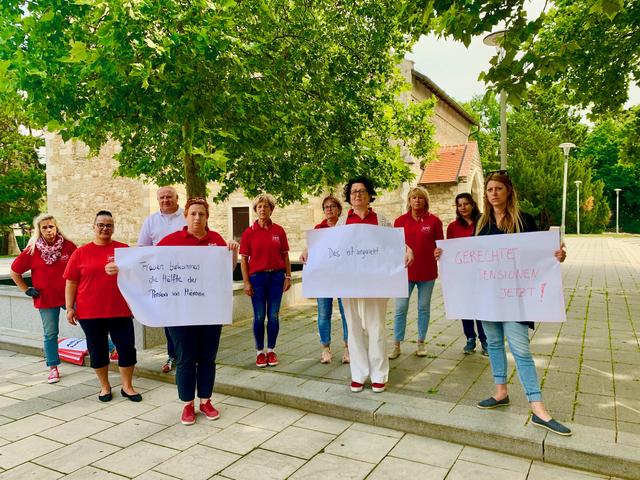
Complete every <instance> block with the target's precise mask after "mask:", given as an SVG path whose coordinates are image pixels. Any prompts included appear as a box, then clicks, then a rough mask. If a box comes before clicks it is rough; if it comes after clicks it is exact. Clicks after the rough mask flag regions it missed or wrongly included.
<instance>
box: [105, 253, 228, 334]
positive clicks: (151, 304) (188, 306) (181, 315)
mask: <svg viewBox="0 0 640 480" xmlns="http://www.w3.org/2000/svg"><path fill="white" fill-rule="evenodd" d="M115 262H116V265H118V268H119V273H118V287H119V288H120V292H122V295H123V296H124V298H125V300H126V301H127V303H128V304H129V306H130V308H131V311H132V312H133V315H134V317H135V318H136V320H138V321H139V322H140V323H142V324H144V325H147V326H150V327H166V326H182V325H211V324H216V325H217V324H230V323H231V319H232V311H233V280H232V271H231V252H230V251H229V250H228V249H227V247H138V248H116V250H115Z"/></svg>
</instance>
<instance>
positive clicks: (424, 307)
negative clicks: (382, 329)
mask: <svg viewBox="0 0 640 480" xmlns="http://www.w3.org/2000/svg"><path fill="white" fill-rule="evenodd" d="M435 283H436V281H435V280H427V281H425V282H412V281H411V280H409V296H408V297H407V298H396V316H395V318H394V319H393V336H394V337H395V340H396V342H402V341H403V340H404V332H405V329H406V327H407V311H408V310H409V299H410V298H411V292H413V287H416V286H417V287H418V341H420V342H424V340H425V338H427V330H428V329H429V319H430V318H431V294H432V293H433V286H434V284H435Z"/></svg>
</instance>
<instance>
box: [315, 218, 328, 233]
mask: <svg viewBox="0 0 640 480" xmlns="http://www.w3.org/2000/svg"><path fill="white" fill-rule="evenodd" d="M313 228H314V229H315V230H318V229H320V228H331V225H329V222H327V219H326V218H325V219H324V220H322V221H321V222H320V223H319V224H317V225H316V226H315V227H313Z"/></svg>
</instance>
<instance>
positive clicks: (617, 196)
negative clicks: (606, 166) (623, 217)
mask: <svg viewBox="0 0 640 480" xmlns="http://www.w3.org/2000/svg"><path fill="white" fill-rule="evenodd" d="M613 190H614V192H616V233H620V230H619V228H618V226H619V224H620V223H619V221H620V192H621V191H622V189H621V188H614V189H613Z"/></svg>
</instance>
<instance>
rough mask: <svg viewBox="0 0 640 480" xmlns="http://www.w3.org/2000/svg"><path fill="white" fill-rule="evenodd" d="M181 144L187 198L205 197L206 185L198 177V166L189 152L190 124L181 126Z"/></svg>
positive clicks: (186, 123)
mask: <svg viewBox="0 0 640 480" xmlns="http://www.w3.org/2000/svg"><path fill="white" fill-rule="evenodd" d="M182 143H183V150H184V157H183V160H182V161H183V163H184V180H185V184H186V187H187V198H191V197H202V198H206V197H207V183H206V182H205V181H204V180H203V179H202V177H200V175H198V164H197V163H196V159H195V155H193V153H192V152H191V143H192V131H191V124H190V123H189V122H185V123H184V125H182Z"/></svg>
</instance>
